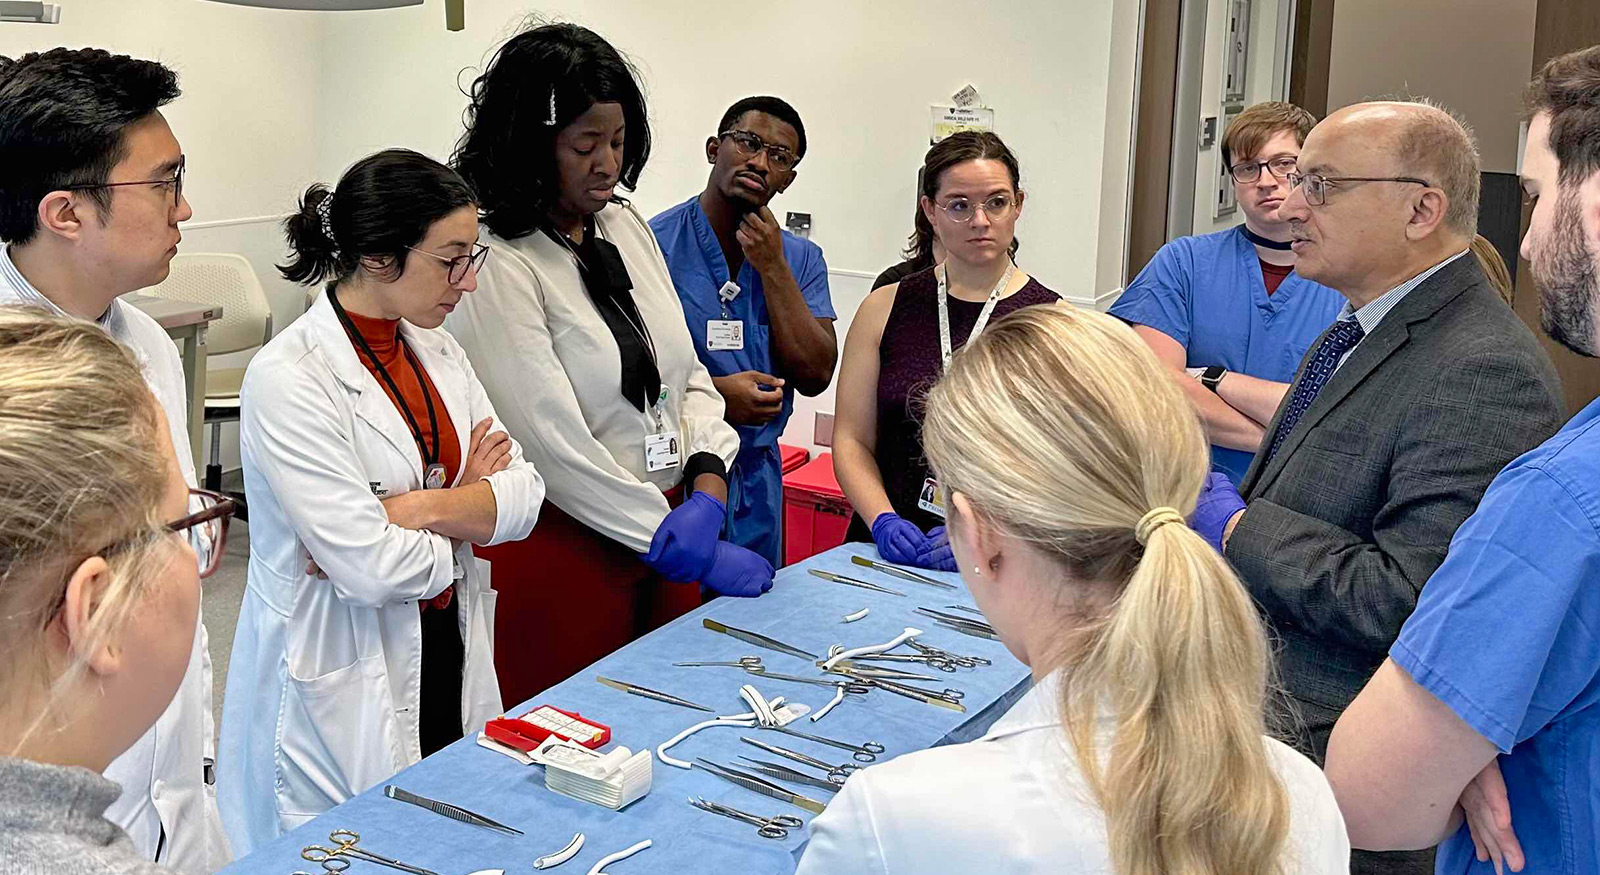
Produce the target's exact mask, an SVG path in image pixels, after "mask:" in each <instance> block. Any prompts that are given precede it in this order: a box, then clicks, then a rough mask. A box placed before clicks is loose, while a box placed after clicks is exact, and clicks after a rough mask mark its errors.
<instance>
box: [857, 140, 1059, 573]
mask: <svg viewBox="0 0 1600 875" xmlns="http://www.w3.org/2000/svg"><path fill="white" fill-rule="evenodd" d="M1018 180H1019V173H1018V170H1017V159H1016V156H1014V155H1013V154H1012V153H1011V150H1010V149H1008V148H1006V145H1005V143H1003V142H1001V140H1000V138H999V137H997V136H995V135H994V134H991V133H970V132H969V133H959V134H955V135H952V136H950V137H948V138H947V139H944V140H942V141H940V142H939V143H938V144H936V145H935V146H934V147H933V148H931V149H929V150H928V155H927V157H926V159H924V163H923V172H922V213H921V215H920V216H919V217H918V222H917V234H918V235H919V236H921V235H924V234H928V235H932V236H933V237H934V239H936V240H937V241H938V242H939V244H940V245H942V246H943V247H944V249H945V252H946V256H945V260H944V262H943V263H942V264H939V265H937V266H935V267H933V268H930V269H928V270H924V271H921V272H919V273H915V274H912V275H911V276H908V277H906V278H905V279H903V280H901V281H900V282H898V283H896V284H893V285H888V286H884V287H882V288H880V289H877V290H875V291H873V292H872V294H870V295H868V296H867V299H866V300H865V301H863V302H862V304H861V308H860V309H859V310H857V311H856V316H855V319H854V320H853V321H852V322H851V325H850V333H849V335H848V336H847V337H846V339H845V344H844V360H843V362H842V364H841V365H840V367H839V390H838V401H837V403H836V405H835V415H836V417H837V418H836V420H835V422H834V440H833V466H834V471H835V473H836V474H837V475H838V477H839V485H840V486H842V487H843V488H844V494H845V497H846V498H848V499H849V500H850V504H851V506H853V507H854V508H855V511H856V517H855V519H853V520H851V524H850V534H849V536H848V537H849V539H850V540H852V541H872V542H874V543H876V544H877V547H878V552H879V554H880V555H882V556H883V558H884V560H886V561H888V562H895V563H899V564H902V565H915V566H919V567H922V568H933V569H939V570H944V571H954V570H955V561H954V559H952V558H951V556H950V548H949V546H948V544H947V542H946V540H945V538H944V519H943V513H942V511H941V509H940V508H939V507H938V504H937V502H938V500H939V499H938V495H939V491H938V489H936V488H934V486H935V484H934V481H933V479H932V477H933V475H932V473H931V472H930V471H929V469H928V463H927V460H926V459H924V458H923V454H922V407H921V405H922V399H923V396H924V395H926V394H927V390H928V388H929V387H930V386H932V385H933V383H934V382H935V381H936V380H938V379H939V375H940V374H941V373H942V372H943V370H944V363H945V361H946V360H947V359H948V358H949V356H950V354H951V352H953V351H954V350H957V349H960V348H961V347H962V345H964V344H965V343H966V342H967V340H968V338H970V337H972V336H973V335H975V334H977V333H978V332H980V331H982V330H983V329H984V328H985V327H986V326H987V325H988V323H989V322H990V321H991V320H993V319H998V318H1000V317H1001V316H1004V315H1005V314H1007V313H1010V312H1012V311H1014V310H1017V309H1019V308H1021V307H1027V306H1031V305H1033V304H1048V303H1053V302H1055V301H1058V300H1060V296H1059V295H1057V294H1056V293H1055V292H1052V291H1050V290H1049V289H1047V288H1045V287H1044V286H1043V285H1041V284H1040V283H1039V282H1038V281H1037V280H1035V279H1033V278H1032V277H1030V276H1028V275H1027V274H1026V273H1024V272H1022V270H1021V269H1019V268H1017V267H1016V265H1015V263H1014V262H1013V261H1012V255H1013V254H1014V253H1015V252H1016V248H1017V244H1016V236H1015V231H1016V224H1017V217H1018V216H1019V215H1021V213H1022V200H1023V193H1022V190H1021V189H1020V188H1019V187H1018Z"/></svg>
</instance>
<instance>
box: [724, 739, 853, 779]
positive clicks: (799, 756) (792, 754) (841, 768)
mask: <svg viewBox="0 0 1600 875" xmlns="http://www.w3.org/2000/svg"><path fill="white" fill-rule="evenodd" d="M739 740H740V741H742V742H744V743H745V744H748V745H750V746H752V747H758V748H760V749H762V750H764V751H766V752H767V753H770V754H775V755H777V756H780V757H783V758H784V759H789V760H794V761H795V762H797V763H800V764H801V765H805V766H810V767H812V768H813V769H821V770H822V771H824V772H826V773H827V775H828V783H830V784H843V783H844V781H845V779H846V778H848V777H850V776H851V775H852V774H854V773H855V772H856V771H857V770H859V769H860V768H861V767H860V766H858V765H856V764H855V763H843V764H841V765H837V766H835V765H832V764H830V763H825V762H823V761H822V760H819V759H817V758H816V757H814V756H807V755H806V754H803V753H799V752H797V751H792V750H789V749H788V748H784V747H778V746H777V745H775V744H767V743H766V742H764V741H757V740H755V739H754V738H751V737H750V736H748V735H741V736H739Z"/></svg>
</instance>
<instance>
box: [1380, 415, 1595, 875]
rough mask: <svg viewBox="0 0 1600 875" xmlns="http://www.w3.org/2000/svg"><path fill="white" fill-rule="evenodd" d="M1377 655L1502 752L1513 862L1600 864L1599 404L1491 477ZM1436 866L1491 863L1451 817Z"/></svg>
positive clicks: (1575, 867) (1548, 866)
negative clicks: (1520, 855)
mask: <svg viewBox="0 0 1600 875" xmlns="http://www.w3.org/2000/svg"><path fill="white" fill-rule="evenodd" d="M1389 656H1390V658H1392V659H1393V660H1394V661H1395V663H1396V664H1397V665H1399V666H1400V667H1401V668H1402V669H1404V670H1405V671H1406V672H1407V673H1409V674H1410V675H1411V677H1412V679H1413V680H1415V681H1416V682H1417V683H1418V684H1420V685H1421V686H1422V687H1424V688H1425V689H1427V690H1428V692H1430V693H1432V694H1433V695H1434V696H1435V697H1437V698H1438V699H1439V700H1440V701H1441V702H1444V703H1445V704H1446V705H1448V706H1450V709H1451V710H1452V711H1454V712H1455V713H1456V715H1457V716H1459V717H1460V718H1461V719H1462V720H1464V721H1466V723H1467V724H1468V725H1470V726H1471V727H1472V728H1473V729H1474V730H1476V731H1477V732H1478V734H1479V735H1482V736H1483V737H1484V738H1486V739H1488V740H1489V741H1490V742H1492V743H1493V744H1494V746H1495V747H1497V748H1499V749H1500V751H1501V756H1500V770H1501V773H1502V774H1504V776H1505V779H1506V790H1507V792H1508V793H1509V795H1510V799H1511V822H1512V826H1513V827H1514V828H1515V829H1516V831H1517V838H1518V839H1519V840H1521V842H1522V850H1523V852H1524V853H1525V854H1526V855H1527V861H1528V862H1527V866H1525V867H1524V868H1523V871H1524V872H1563V873H1595V872H1600V401H1595V402H1592V403H1591V404H1590V405H1589V406H1588V407H1586V408H1584V409H1583V410H1582V411H1581V412H1580V413H1579V414H1578V415H1577V416H1576V417H1574V418H1573V419H1572V421H1571V422H1569V423H1567V425H1566V426H1565V427H1564V428H1562V429H1561V431H1559V432H1557V433H1556V435H1555V437H1552V438H1551V439H1550V440H1548V441H1546V442H1545V443H1544V444H1543V445H1541V446H1539V447H1536V448H1534V449H1533V450H1530V451H1529V452H1527V453H1526V454H1524V455H1523V456H1522V457H1521V458H1519V459H1517V460H1516V461H1514V462H1512V463H1511V464H1510V465H1509V466H1507V467H1506V469H1505V470H1504V471H1501V472H1500V474H1499V476H1497V477H1495V479H1494V482H1493V483H1491V484H1490V485H1489V491H1488V492H1486V493H1485V494H1484V496H1483V501H1482V502H1481V503H1480V504H1479V505H1478V510H1477V512H1476V513H1474V514H1473V515H1472V516H1471V517H1469V518H1468V519H1467V521H1466V522H1464V523H1462V524H1461V528H1460V529H1458V530H1457V531H1456V534H1455V537H1454V538H1453V539H1452V540H1451V542H1450V553H1449V555H1448V556H1447V557H1446V558H1445V561H1444V564H1443V565H1441V566H1439V570H1438V571H1435V572H1434V574H1433V577H1432V578H1430V579H1429V580H1428V583H1427V585H1426V586H1424V587H1423V588H1422V595H1421V596H1420V598H1419V599H1418V600H1417V610H1416V612H1415V613H1413V614H1412V615H1411V618H1410V619H1409V620H1407V621H1406V624H1405V627H1404V628H1403V629H1401V631H1400V637H1399V639H1398V640H1396V641H1395V643H1394V646H1393V647H1392V648H1390V650H1389ZM1436 871H1438V872H1441V873H1461V872H1477V873H1490V872H1493V871H1494V866H1493V865H1492V864H1490V863H1479V862H1478V861H1477V859H1476V858H1475V856H1474V853H1473V846H1472V838H1471V835H1470V833H1469V832H1468V830H1467V827H1466V826H1465V825H1463V826H1462V827H1461V830H1460V831H1459V832H1457V833H1456V834H1455V835H1454V836H1451V837H1450V838H1449V839H1446V840H1445V842H1444V843H1443V844H1441V845H1440V846H1439V851H1438V856H1437V863H1436Z"/></svg>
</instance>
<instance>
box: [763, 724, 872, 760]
mask: <svg viewBox="0 0 1600 875" xmlns="http://www.w3.org/2000/svg"><path fill="white" fill-rule="evenodd" d="M761 728H762V729H766V730H769V731H772V732H781V733H783V734H784V735H792V736H794V737H795V738H802V739H805V740H806V741H814V742H816V743H817V744H826V745H828V746H829V747H836V748H838V749H840V750H847V751H850V758H851V759H853V760H855V761H856V762H858V763H870V762H873V761H875V760H877V758H878V754H880V753H883V751H884V747H883V745H881V744H879V743H877V742H876V741H863V742H862V743H861V744H859V745H856V744H845V743H844V742H842V741H836V740H834V739H832V738H824V737H823V736H820V735H807V734H806V733H804V732H801V731H799V730H797V729H790V728H789V727H787V726H763V727H761Z"/></svg>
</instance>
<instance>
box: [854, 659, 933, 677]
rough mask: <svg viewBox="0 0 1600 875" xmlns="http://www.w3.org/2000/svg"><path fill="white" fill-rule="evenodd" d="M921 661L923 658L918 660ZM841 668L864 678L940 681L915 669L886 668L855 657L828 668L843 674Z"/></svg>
mask: <svg viewBox="0 0 1600 875" xmlns="http://www.w3.org/2000/svg"><path fill="white" fill-rule="evenodd" d="M918 661H921V660H918ZM840 669H849V670H850V671H851V672H853V673H855V674H858V675H860V676H862V677H864V678H872V679H874V680H877V679H879V678H882V679H885V680H891V681H938V680H939V678H936V677H934V676H933V675H926V674H917V673H916V672H914V671H901V670H900V669H897V668H884V667H882V666H877V665H867V664H865V663H861V662H857V661H856V660H853V659H841V660H839V661H838V662H836V663H834V664H833V668H831V669H828V671H829V672H830V673H832V674H843V672H841V671H840Z"/></svg>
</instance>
